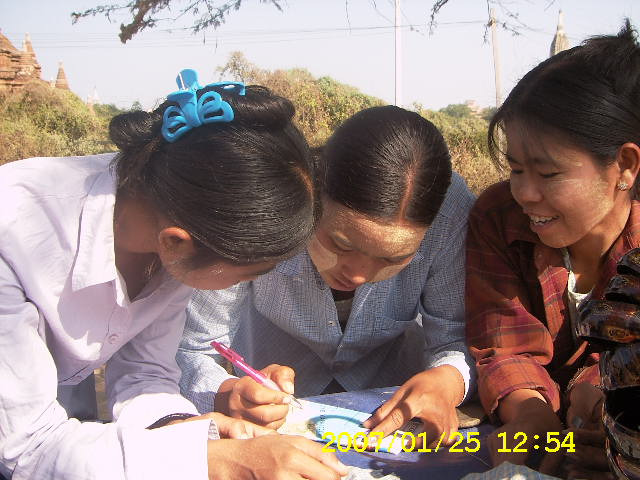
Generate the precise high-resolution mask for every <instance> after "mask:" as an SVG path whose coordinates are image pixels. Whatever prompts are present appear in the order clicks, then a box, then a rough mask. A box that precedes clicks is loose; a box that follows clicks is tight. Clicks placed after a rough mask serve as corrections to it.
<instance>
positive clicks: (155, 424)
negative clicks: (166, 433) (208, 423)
mask: <svg viewBox="0 0 640 480" xmlns="http://www.w3.org/2000/svg"><path fill="white" fill-rule="evenodd" d="M192 417H197V415H196V414H195V413H170V414H169V415H165V416H164V417H162V418H161V419H159V420H156V421H155V422H153V423H152V424H151V425H149V426H148V427H147V430H153V429H154V428H160V427H164V426H165V425H166V424H167V423H169V422H173V421H174V420H186V419H187V418H192Z"/></svg>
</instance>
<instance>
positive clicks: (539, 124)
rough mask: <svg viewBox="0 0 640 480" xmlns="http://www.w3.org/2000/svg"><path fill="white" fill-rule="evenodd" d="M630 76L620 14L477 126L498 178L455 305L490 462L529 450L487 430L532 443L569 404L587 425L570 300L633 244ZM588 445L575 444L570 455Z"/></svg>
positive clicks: (637, 212)
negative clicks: (505, 174) (615, 29)
mask: <svg viewBox="0 0 640 480" xmlns="http://www.w3.org/2000/svg"><path fill="white" fill-rule="evenodd" d="M639 76H640V48H638V45H637V43H636V39H635V32H634V31H633V30H632V28H631V26H630V25H629V23H628V22H627V24H626V26H625V27H624V28H623V29H622V31H621V32H620V34H619V35H617V36H607V37H596V38H592V39H590V40H587V41H586V42H584V43H583V44H582V45H581V46H578V47H575V48H572V49H570V50H567V51H564V52H562V53H560V54H558V55H556V56H554V57H551V58H549V59H547V60H545V61H544V62H542V63H541V64H540V65H538V66H537V67H535V68H534V69H533V70H532V71H530V72H529V73H528V74H527V75H525V76H524V77H523V78H522V80H520V82H519V83H518V84H517V85H516V87H515V88H514V89H513V91H512V92H511V94H510V95H509V97H508V98H507V100H506V101H505V102H504V104H503V105H502V106H501V107H500V108H499V109H498V111H497V112H496V115H495V117H494V118H493V119H492V121H491V124H490V126H489V138H490V146H491V148H492V153H493V157H494V158H497V157H498V156H499V154H500V156H501V155H502V154H503V153H504V154H505V156H506V161H507V162H508V166H509V169H510V178H509V181H508V182H503V183H499V184H496V185H494V186H493V187H491V188H489V189H488V190H487V191H486V192H484V193H483V194H482V195H481V197H480V198H479V199H478V201H477V203H476V205H475V206H474V209H473V210H472V213H471V215H470V218H469V227H468V228H469V229H468V239H467V284H466V309H467V319H468V320H467V341H468V344H469V346H470V350H471V353H472V355H473V356H474V358H475V360H476V367H477V372H478V389H479V395H480V399H481V401H482V404H483V406H484V408H485V409H486V411H487V412H488V413H489V414H491V415H492V416H493V418H494V419H498V420H500V421H501V422H502V424H503V425H502V427H500V428H499V429H498V430H497V431H496V432H494V433H493V435H492V437H491V439H490V442H489V444H488V445H489V448H490V450H491V454H492V455H493V457H494V458H493V459H494V462H495V463H496V464H497V463H500V462H501V461H502V460H505V459H508V460H510V461H511V462H513V463H524V462H525V460H526V459H527V453H519V454H504V453H499V452H498V449H499V448H500V447H502V446H503V438H504V436H503V438H500V437H498V434H500V433H502V432H505V433H506V440H507V447H508V448H513V446H514V445H515V444H516V443H518V440H519V439H520V438H522V437H520V438H518V439H514V436H515V435H516V434H517V433H518V432H524V433H525V434H526V435H527V437H528V439H529V440H532V439H534V438H540V439H543V441H544V439H546V438H547V432H560V431H562V429H563V428H564V427H563V423H562V420H563V419H564V415H563V413H562V412H564V411H565V410H566V409H567V408H568V414H567V418H566V420H567V424H568V425H569V426H575V425H576V424H579V423H582V422H586V423H589V420H590V419H591V418H592V413H593V411H594V408H595V406H597V401H598V400H599V399H600V398H601V394H600V393H599V391H598V390H597V389H595V388H593V387H591V386H590V385H591V384H596V385H597V384H598V383H599V375H598V368H597V358H598V356H597V353H596V352H595V351H594V348H593V346H592V345H590V344H588V343H587V342H585V341H581V340H580V339H578V338H576V337H575V334H574V329H573V328H572V323H573V321H575V318H576V311H577V307H578V305H579V304H580V302H581V301H582V300H584V298H585V297H589V298H601V297H602V292H603V290H604V288H605V287H606V285H607V283H608V282H609V280H610V278H611V277H612V276H613V275H614V274H615V268H616V262H617V261H618V260H619V258H620V257H621V256H622V255H623V254H624V253H626V252H627V251H628V250H630V249H631V248H634V247H637V246H639V245H640V230H639V227H640V204H639V203H638V202H637V201H636V200H635V182H636V178H637V176H638V170H639V168H640V146H639V145H640V116H639V115H638V112H639V111H640V82H639V80H640V78H639ZM501 136H504V137H502V138H505V139H506V151H503V150H502V148H503V145H502V144H501V142H500V139H501ZM569 405H571V406H570V407H569ZM578 418H579V419H580V420H577V419H578ZM535 435H538V437H535ZM560 436H561V437H563V435H560ZM533 443H535V442H533ZM538 443H539V442H538ZM531 446H532V442H530V443H529V444H528V445H527V447H526V448H525V450H527V451H529V452H532V451H533V449H532V448H530V447H531ZM579 450H580V449H579ZM590 453H593V451H592V450H589V449H587V448H586V446H585V448H583V449H581V451H580V452H577V453H576V456H577V458H579V457H580V456H583V457H589V456H591V455H589V454H590ZM593 458H594V459H595V458H596V457H595V456H593ZM599 458H600V459H601V456H600V457H599ZM605 463H606V462H605ZM602 466H603V467H606V465H602ZM577 474H578V473H577V471H575V472H574V473H573V474H572V475H577ZM583 475H585V476H586V473H585V472H583V471H581V473H580V477H583ZM583 478H584V477H583Z"/></svg>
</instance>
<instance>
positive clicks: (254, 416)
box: [242, 405, 289, 429]
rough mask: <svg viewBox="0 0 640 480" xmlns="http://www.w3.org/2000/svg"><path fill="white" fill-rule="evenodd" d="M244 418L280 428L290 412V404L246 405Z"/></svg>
mask: <svg viewBox="0 0 640 480" xmlns="http://www.w3.org/2000/svg"><path fill="white" fill-rule="evenodd" d="M242 412H243V414H242V418H244V419H245V420H248V421H250V422H253V423H255V424H257V425H262V426H263V427H267V428H274V429H276V428H278V427H280V425H282V424H283V423H284V420H285V418H286V416H287V413H289V406H288V405H256V406H250V405H245V406H244V407H243V409H242Z"/></svg>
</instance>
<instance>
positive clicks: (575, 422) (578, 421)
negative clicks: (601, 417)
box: [571, 417, 584, 428]
mask: <svg viewBox="0 0 640 480" xmlns="http://www.w3.org/2000/svg"><path fill="white" fill-rule="evenodd" d="M582 425H584V420H583V419H582V417H573V421H572V422H571V426H572V427H573V428H580V427H582Z"/></svg>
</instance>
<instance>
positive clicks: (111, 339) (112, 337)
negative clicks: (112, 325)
mask: <svg viewBox="0 0 640 480" xmlns="http://www.w3.org/2000/svg"><path fill="white" fill-rule="evenodd" d="M118 340H120V335H116V334H113V335H109V339H108V342H109V343H110V344H111V345H113V344H114V343H116V342H117V341H118Z"/></svg>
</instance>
